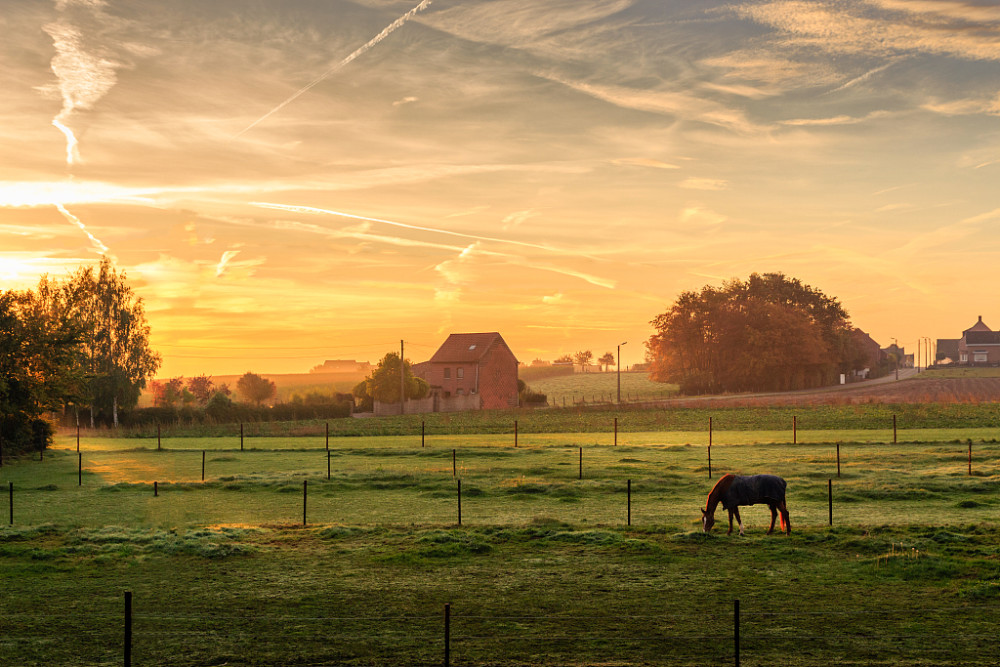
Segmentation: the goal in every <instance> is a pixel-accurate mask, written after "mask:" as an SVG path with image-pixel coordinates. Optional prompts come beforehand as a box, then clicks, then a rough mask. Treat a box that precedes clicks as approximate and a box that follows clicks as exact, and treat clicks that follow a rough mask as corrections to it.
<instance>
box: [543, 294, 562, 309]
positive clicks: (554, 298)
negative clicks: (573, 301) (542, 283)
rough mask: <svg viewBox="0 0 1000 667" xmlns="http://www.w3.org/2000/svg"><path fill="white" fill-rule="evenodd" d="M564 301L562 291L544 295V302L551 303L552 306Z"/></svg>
mask: <svg viewBox="0 0 1000 667" xmlns="http://www.w3.org/2000/svg"><path fill="white" fill-rule="evenodd" d="M562 301H563V293H562V292H557V293H556V294H550V295H546V296H543V297H542V303H546V304H549V305H550V306H554V305H555V304H557V303H562Z"/></svg>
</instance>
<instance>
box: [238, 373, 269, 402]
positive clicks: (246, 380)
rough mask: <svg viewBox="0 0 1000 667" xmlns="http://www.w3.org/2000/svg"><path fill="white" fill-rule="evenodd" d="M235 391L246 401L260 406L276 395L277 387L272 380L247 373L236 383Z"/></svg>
mask: <svg viewBox="0 0 1000 667" xmlns="http://www.w3.org/2000/svg"><path fill="white" fill-rule="evenodd" d="M236 391H238V392H239V393H240V396H242V397H243V398H244V399H245V400H246V401H248V402H250V403H253V404H254V405H260V404H261V403H263V402H264V401H266V400H267V399H269V398H271V397H273V396H274V395H275V394H276V393H278V386H277V385H276V384H274V382H273V381H272V380H268V379H267V378H263V377H261V376H259V375H257V374H256V373H250V372H249V371H248V372H246V373H244V374H243V375H242V377H240V379H239V380H237V381H236Z"/></svg>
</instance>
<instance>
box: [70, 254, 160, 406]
mask: <svg viewBox="0 0 1000 667" xmlns="http://www.w3.org/2000/svg"><path fill="white" fill-rule="evenodd" d="M126 278H127V277H126V275H125V272H124V271H122V272H120V273H119V272H118V271H117V270H115V268H114V267H113V266H112V265H111V260H110V259H108V258H107V257H102V258H101V262H100V265H99V266H98V267H97V270H96V271H95V269H94V267H93V266H86V267H81V268H80V269H78V270H77V272H76V273H74V274H73V275H71V276H70V278H69V281H68V282H67V283H66V284H65V285H63V286H62V289H61V292H62V294H61V298H62V299H63V301H64V303H65V304H67V306H68V310H69V313H70V315H71V316H72V317H73V318H75V319H76V320H77V322H78V323H79V324H80V325H81V326H82V331H83V340H82V349H81V354H80V363H81V366H82V368H83V370H84V372H85V373H86V375H87V377H88V380H89V381H88V383H87V384H88V387H87V389H88V399H89V402H90V405H91V425H93V414H94V411H95V410H97V411H99V412H101V413H103V414H105V415H107V414H108V413H109V412H110V415H111V421H112V423H113V424H114V425H115V426H117V425H118V410H119V408H122V407H133V406H134V405H135V404H136V403H137V402H138V400H139V394H140V392H141V391H142V389H143V388H144V387H145V386H146V381H147V379H149V378H151V377H152V376H153V374H154V373H155V372H156V369H158V368H159V367H160V363H161V358H160V355H158V354H157V353H156V352H154V351H153V350H152V349H151V348H150V347H149V334H150V328H149V325H148V324H147V323H146V313H145V309H144V308H143V305H142V299H141V298H140V297H138V296H136V295H135V293H134V292H133V291H132V288H131V287H129V286H128V283H127V282H126Z"/></svg>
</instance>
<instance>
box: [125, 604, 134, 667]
mask: <svg viewBox="0 0 1000 667" xmlns="http://www.w3.org/2000/svg"><path fill="white" fill-rule="evenodd" d="M124 649H125V651H124V652H125V667H132V591H125V642H124Z"/></svg>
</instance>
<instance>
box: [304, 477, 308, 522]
mask: <svg viewBox="0 0 1000 667" xmlns="http://www.w3.org/2000/svg"><path fill="white" fill-rule="evenodd" d="M308 499H309V481H308V480H305V479H304V480H302V525H303V526H304V525H306V501H307V500H308Z"/></svg>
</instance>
